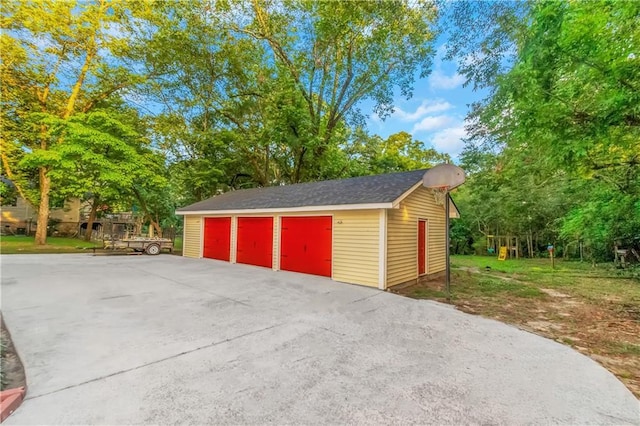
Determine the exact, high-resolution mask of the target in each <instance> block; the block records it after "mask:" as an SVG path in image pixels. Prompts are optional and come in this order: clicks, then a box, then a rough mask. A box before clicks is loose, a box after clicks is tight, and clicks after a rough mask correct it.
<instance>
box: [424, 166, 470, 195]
mask: <svg viewBox="0 0 640 426" xmlns="http://www.w3.org/2000/svg"><path fill="white" fill-rule="evenodd" d="M465 179H466V177H465V174H464V170H462V169H461V168H460V167H458V166H454V165H453V164H438V165H437V166H435V167H432V168H430V169H429V170H427V171H426V172H425V174H424V177H423V178H422V184H423V185H424V186H426V187H427V188H431V189H445V190H451V189H453V188H457V187H459V186H460V185H462V184H463V183H464V181H465Z"/></svg>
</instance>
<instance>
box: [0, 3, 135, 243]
mask: <svg viewBox="0 0 640 426" xmlns="http://www.w3.org/2000/svg"><path fill="white" fill-rule="evenodd" d="M128 5H135V3H129V2H112V1H107V0H99V1H91V2H77V1H65V2H59V1H52V0H43V1H37V2H31V1H26V2H4V3H3V4H2V9H1V12H2V20H1V23H2V34H0V40H1V47H2V49H1V50H0V52H1V53H0V54H1V55H2V65H1V67H0V78H1V79H2V81H3V85H2V112H1V123H0V124H1V125H2V137H1V139H0V142H1V145H2V146H1V147H0V148H1V151H2V168H3V171H4V173H5V174H6V176H7V177H8V178H9V179H11V180H12V182H13V183H14V184H15V185H16V188H17V189H18V191H19V193H20V195H21V196H22V197H24V198H25V199H26V200H27V201H28V202H29V203H30V204H32V205H33V206H34V207H36V208H37V210H38V224H37V230H36V243H37V244H44V243H45V242H46V236H47V235H46V230H47V221H48V216H49V207H50V198H51V191H52V182H51V171H52V170H53V168H54V167H55V163H56V162H57V161H58V157H57V154H55V153H54V152H52V149H54V148H55V147H56V146H58V145H61V144H63V143H64V141H65V135H64V134H63V133H57V132H51V131H50V129H49V128H48V124H47V123H48V122H50V121H51V119H52V118H53V117H57V118H59V119H62V120H69V119H70V118H72V117H73V116H74V114H78V113H84V114H86V113H89V112H91V111H92V110H93V109H94V108H95V107H96V105H97V104H98V103H99V102H101V101H103V100H105V99H107V98H109V97H110V96H112V95H114V94H116V93H118V92H121V91H123V90H124V89H126V88H131V87H133V86H135V85H136V84H138V83H139V82H140V81H141V80H142V78H141V77H140V75H138V74H137V73H135V72H134V71H131V70H132V69H135V67H133V66H131V64H130V63H128V56H127V55H128V52H129V51H130V47H131V46H132V45H134V44H135V43H134V42H135V40H133V39H132V38H130V37H129V36H130V35H131V34H132V32H131V31H130V30H131V29H132V28H134V27H136V26H137V25H138V24H139V23H140V22H139V21H136V20H135V19H133V17H132V14H131V9H129V8H128ZM130 24H131V25H130ZM54 135H55V137H53V136H54Z"/></svg>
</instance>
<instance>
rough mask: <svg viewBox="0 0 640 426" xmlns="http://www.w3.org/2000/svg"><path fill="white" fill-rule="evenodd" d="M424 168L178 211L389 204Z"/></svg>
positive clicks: (236, 195) (240, 195) (223, 199)
mask: <svg viewBox="0 0 640 426" xmlns="http://www.w3.org/2000/svg"><path fill="white" fill-rule="evenodd" d="M425 171H426V170H413V171H410V172H400V173H389V174H385V175H376V176H360V177H355V178H349V179H337V180H326V181H322V182H309V183H298V184H295V185H283V186H269V187H266V188H253V189H242V190H237V191H230V192H226V193H224V194H221V195H217V196H215V197H212V198H209V199H207V200H203V201H200V202H197V203H195V204H191V205H190V206H186V207H183V208H181V209H178V212H184V213H188V212H195V211H209V210H211V211H215V210H252V209H276V208H291V207H310V206H334V205H343V204H371V203H390V202H393V201H394V200H396V199H397V198H398V197H400V196H401V195H402V194H404V193H405V192H406V191H407V190H409V189H410V188H411V187H412V186H413V185H415V184H416V183H418V182H420V181H421V180H422V176H423V175H424V172H425Z"/></svg>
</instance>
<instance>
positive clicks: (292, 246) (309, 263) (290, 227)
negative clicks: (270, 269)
mask: <svg viewBox="0 0 640 426" xmlns="http://www.w3.org/2000/svg"><path fill="white" fill-rule="evenodd" d="M331 227H332V219H331V216H309V217H283V218H282V230H281V237H280V269H282V270H284V271H294V272H303V273H305V274H313V275H322V276H325V277H330V276H331V239H332V236H331Z"/></svg>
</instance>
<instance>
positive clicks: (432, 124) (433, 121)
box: [411, 115, 454, 134]
mask: <svg viewBox="0 0 640 426" xmlns="http://www.w3.org/2000/svg"><path fill="white" fill-rule="evenodd" d="M453 121H454V119H453V117H451V116H449V115H436V116H429V117H425V118H423V119H422V120H420V122H418V123H416V124H414V125H413V129H412V130H411V134H415V133H416V132H419V131H427V132H428V131H431V130H436V129H440V128H442V127H445V126H447V125H449V124H451V123H452V122H453Z"/></svg>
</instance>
